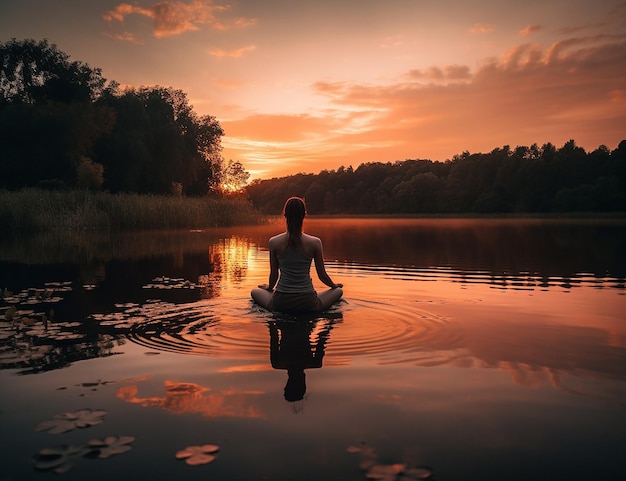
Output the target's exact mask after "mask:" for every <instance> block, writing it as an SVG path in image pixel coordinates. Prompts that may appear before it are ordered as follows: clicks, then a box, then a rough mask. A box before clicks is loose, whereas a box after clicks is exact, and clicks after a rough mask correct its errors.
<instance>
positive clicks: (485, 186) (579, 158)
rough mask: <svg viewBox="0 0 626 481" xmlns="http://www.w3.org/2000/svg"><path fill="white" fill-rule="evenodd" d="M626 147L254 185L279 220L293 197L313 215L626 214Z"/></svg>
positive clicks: (514, 153)
mask: <svg viewBox="0 0 626 481" xmlns="http://www.w3.org/2000/svg"><path fill="white" fill-rule="evenodd" d="M625 192H626V140H623V141H621V142H620V144H619V146H618V147H617V148H616V149H615V150H613V151H611V150H610V149H609V148H608V147H606V146H604V145H601V146H600V147H598V148H597V149H596V150H594V151H593V152H586V151H585V150H584V149H583V148H581V147H579V146H577V145H576V142H575V141H574V140H570V141H568V142H566V143H565V144H564V145H563V146H562V147H561V148H556V147H555V146H554V145H552V144H551V143H547V144H544V145H543V146H541V147H539V146H538V145H536V144H533V145H531V146H518V147H515V148H514V149H511V148H510V147H509V146H504V147H502V148H496V149H494V150H493V151H491V152H489V153H476V154H470V153H469V152H463V153H462V154H460V155H456V156H454V158H452V159H451V160H448V161H445V162H439V161H431V160H405V161H397V162H386V163H382V162H370V163H364V164H361V165H359V166H358V167H357V168H356V169H353V168H352V166H350V167H347V168H346V167H343V166H342V167H339V168H338V169H337V170H330V171H328V170H324V171H322V172H320V173H318V174H297V175H292V176H288V177H281V178H273V179H267V180H255V181H253V182H252V183H251V184H250V185H248V186H247V187H246V193H247V195H248V196H249V198H250V200H251V201H252V203H253V205H254V206H255V207H256V208H258V209H259V210H261V211H262V212H265V213H267V214H277V213H280V210H281V208H282V205H283V202H284V200H285V199H286V198H287V197H288V196H291V195H298V196H301V197H304V198H305V199H306V202H307V209H308V211H309V212H310V213H312V214H458V213H477V214H484V213H496V214H504V213H558V212H625V211H626V194H625Z"/></svg>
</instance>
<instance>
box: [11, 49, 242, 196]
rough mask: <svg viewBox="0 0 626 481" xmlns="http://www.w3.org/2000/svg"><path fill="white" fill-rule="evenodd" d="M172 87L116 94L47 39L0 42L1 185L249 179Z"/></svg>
mask: <svg viewBox="0 0 626 481" xmlns="http://www.w3.org/2000/svg"><path fill="white" fill-rule="evenodd" d="M223 135H224V132H223V130H222V128H221V126H220V124H219V122H218V121H217V120H216V119H215V118H214V117H212V116H208V115H206V116H199V115H197V114H196V113H195V112H194V110H193V108H192V106H191V105H189V102H188V99H187V96H186V94H185V93H184V92H183V91H181V90H176V89H174V88H172V87H167V88H166V87H139V88H131V89H124V90H121V89H120V87H119V85H118V84H117V82H115V81H108V80H107V79H105V78H104V77H103V76H102V71H101V70H100V69H99V68H92V67H90V66H89V65H88V64H86V63H83V62H81V61H72V60H70V58H69V55H67V54H66V53H64V52H62V51H60V50H59V49H58V48H57V47H56V45H54V44H49V43H48V41H47V40H42V41H35V40H32V39H30V40H16V39H12V40H10V41H8V42H6V43H3V44H0V152H1V155H0V173H1V175H0V189H2V188H3V189H7V190H17V189H23V188H26V187H36V188H43V189H47V190H67V189H88V190H105V191H108V192H111V193H117V192H132V193H139V194H178V195H180V194H186V195H204V194H207V193H211V192H217V193H219V190H220V188H221V186H223V185H224V184H226V183H228V184H231V185H243V184H245V182H246V181H247V179H248V175H249V174H248V173H247V172H245V170H244V169H243V167H242V165H241V164H240V163H239V162H233V161H229V162H228V163H227V162H225V161H224V159H223V157H222V155H221V151H222V148H221V138H222V136H223Z"/></svg>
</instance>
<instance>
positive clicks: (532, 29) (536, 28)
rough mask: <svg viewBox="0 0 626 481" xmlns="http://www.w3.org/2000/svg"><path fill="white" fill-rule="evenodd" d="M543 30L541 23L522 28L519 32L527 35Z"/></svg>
mask: <svg viewBox="0 0 626 481" xmlns="http://www.w3.org/2000/svg"><path fill="white" fill-rule="evenodd" d="M541 30H543V27H542V26H541V25H528V26H527V27H524V28H523V29H521V30H520V32H519V33H520V35H522V36H524V37H525V36H527V35H530V34H533V33H537V32H539V31H541Z"/></svg>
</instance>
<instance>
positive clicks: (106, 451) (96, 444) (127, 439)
mask: <svg viewBox="0 0 626 481" xmlns="http://www.w3.org/2000/svg"><path fill="white" fill-rule="evenodd" d="M134 440H135V438H134V437H132V436H107V437H106V438H104V440H102V441H100V440H98V439H93V440H91V441H89V443H88V445H89V447H91V448H95V449H96V450H97V451H98V457H99V458H100V459H106V458H109V457H111V456H114V455H116V454H124V453H126V452H128V451H130V450H131V449H133V447H132V446H129V445H130V443H132V442H133V441H134Z"/></svg>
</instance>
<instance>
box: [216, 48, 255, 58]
mask: <svg viewBox="0 0 626 481" xmlns="http://www.w3.org/2000/svg"><path fill="white" fill-rule="evenodd" d="M255 50H256V45H248V46H247V47H241V48H238V49H235V50H230V51H226V50H222V49H219V48H213V49H211V50H209V55H211V56H213V57H220V58H223V57H231V58H240V57H243V56H244V55H245V54H246V53H250V52H254V51H255Z"/></svg>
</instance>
